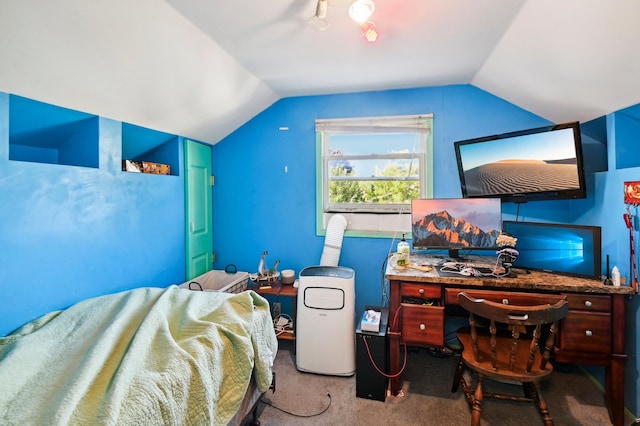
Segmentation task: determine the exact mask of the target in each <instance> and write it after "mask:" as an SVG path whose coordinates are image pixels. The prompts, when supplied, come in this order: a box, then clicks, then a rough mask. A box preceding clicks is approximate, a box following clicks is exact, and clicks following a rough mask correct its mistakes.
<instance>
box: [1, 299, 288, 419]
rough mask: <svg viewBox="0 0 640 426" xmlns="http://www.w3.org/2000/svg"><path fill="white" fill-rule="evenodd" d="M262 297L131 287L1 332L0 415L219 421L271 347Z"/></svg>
mask: <svg viewBox="0 0 640 426" xmlns="http://www.w3.org/2000/svg"><path fill="white" fill-rule="evenodd" d="M277 345H278V343H277V340H276V336H275V333H274V331H273V325H272V322H271V316H270V312H269V305H268V302H267V301H266V300H265V299H264V298H262V297H261V296H260V295H258V294H257V293H255V292H253V291H245V292H243V293H239V294H229V293H217V292H197V291H190V290H185V289H179V288H178V287H176V286H171V287H169V288H139V289H135V290H129V291H124V292H121V293H116V294H112V295H106V296H101V297H97V298H93V299H88V300H85V301H82V302H79V303H77V304H76V305H73V306H71V307H69V308H68V309H65V310H63V311H56V312H52V313H50V314H47V315H45V316H43V317H41V318H39V319H37V320H35V321H33V322H31V323H29V324H26V325H25V326H23V327H21V328H20V329H18V330H16V331H15V332H14V333H12V334H10V335H8V336H6V337H3V338H0V424H2V425H20V426H26V425H45V424H46V425H136V426H139V425H225V424H227V423H228V422H229V420H230V419H231V418H232V417H233V416H234V414H235V413H236V411H237V410H238V407H239V406H240V403H241V401H242V398H243V396H244V394H245V391H246V390H247V387H248V385H249V381H250V380H251V375H252V372H254V375H255V380H256V382H257V386H258V389H259V390H260V391H261V392H264V391H266V390H267V389H268V388H269V386H270V384H271V379H272V373H271V371H272V369H271V367H272V362H273V358H274V357H275V354H276V352H277Z"/></svg>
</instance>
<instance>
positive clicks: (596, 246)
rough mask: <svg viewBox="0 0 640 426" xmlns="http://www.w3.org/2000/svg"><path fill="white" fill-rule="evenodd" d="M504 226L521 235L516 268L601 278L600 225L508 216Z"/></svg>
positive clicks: (503, 223) (516, 235)
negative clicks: (510, 218)
mask: <svg viewBox="0 0 640 426" xmlns="http://www.w3.org/2000/svg"><path fill="white" fill-rule="evenodd" d="M502 229H503V230H504V232H506V233H508V234H510V235H512V236H513V237H515V238H517V239H518V240H517V242H516V249H517V250H518V252H519V253H520V254H519V256H518V259H517V260H516V261H515V262H514V263H513V266H514V267H516V268H523V269H532V270H538V271H548V272H554V273H558V274H565V275H572V276H577V277H585V278H597V279H600V278H601V269H602V263H601V262H602V257H601V250H602V248H601V244H602V243H601V233H602V232H601V228H600V227H599V226H587V225H565V224H557V223H538V222H517V221H508V220H505V221H504V222H502Z"/></svg>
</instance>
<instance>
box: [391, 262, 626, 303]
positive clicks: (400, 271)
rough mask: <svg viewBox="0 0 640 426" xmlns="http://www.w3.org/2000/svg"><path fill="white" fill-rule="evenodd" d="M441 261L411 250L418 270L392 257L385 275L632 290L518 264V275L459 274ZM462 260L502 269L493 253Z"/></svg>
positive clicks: (555, 287)
mask: <svg viewBox="0 0 640 426" xmlns="http://www.w3.org/2000/svg"><path fill="white" fill-rule="evenodd" d="M442 261H443V259H442V258H441V257H440V258H438V257H434V256H429V255H425V254H414V253H412V254H411V259H410V266H414V267H417V268H420V270H418V269H413V268H411V267H410V268H407V267H405V268H401V267H398V266H397V265H396V262H395V258H393V257H392V258H390V259H389V262H387V268H386V271H385V276H386V278H387V279H388V280H399V281H412V282H426V283H429V282H430V283H436V284H445V285H451V284H453V285H461V286H467V287H491V288H493V289H497V288H501V287H503V288H505V289H508V290H537V291H553V292H563V291H566V292H576V293H600V294H628V295H633V294H635V293H634V290H633V288H631V287H630V286H627V285H623V286H619V287H615V286H612V285H605V284H603V283H602V282H601V281H600V280H598V279H589V278H579V277H572V276H567V275H560V274H555V273H549V272H540V271H525V270H523V269H518V268H513V269H512V272H513V273H514V274H516V275H517V276H516V277H495V276H491V275H484V276H463V275H460V274H451V273H444V272H443V273H441V272H439V269H440V268H439V264H441V263H442ZM464 263H465V264H469V266H472V267H473V266H475V267H483V268H491V269H492V270H495V271H496V272H497V275H500V274H501V273H503V272H504V269H503V268H502V266H496V258H495V257H480V256H477V257H470V258H469V259H468V260H466V261H465V262H464ZM428 269H431V270H428ZM427 270H428V271H427Z"/></svg>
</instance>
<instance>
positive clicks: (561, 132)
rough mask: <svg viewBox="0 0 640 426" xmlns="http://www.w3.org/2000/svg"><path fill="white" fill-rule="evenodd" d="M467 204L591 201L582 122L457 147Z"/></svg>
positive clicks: (478, 140)
mask: <svg viewBox="0 0 640 426" xmlns="http://www.w3.org/2000/svg"><path fill="white" fill-rule="evenodd" d="M454 147H455V152H456V160H457V163H458V173H459V175H460V185H461V189H462V196H463V197H464V198H473V197H482V198H486V197H497V198H501V199H502V200H503V201H509V202H527V201H532V200H553V199H573V198H585V197H586V196H587V191H586V186H585V179H584V166H583V159H582V139H581V137H580V124H579V123H578V122H572V123H564V124H556V125H551V126H545V127H538V128H535V129H529V130H522V131H518V132H511V133H504V134H500V135H494V136H486V137H482V138H476V139H469V140H464V141H458V142H455V143H454Z"/></svg>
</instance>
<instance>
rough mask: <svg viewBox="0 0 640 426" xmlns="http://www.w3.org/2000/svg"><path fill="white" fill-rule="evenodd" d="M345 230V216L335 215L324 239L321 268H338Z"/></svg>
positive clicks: (328, 225) (330, 220)
mask: <svg viewBox="0 0 640 426" xmlns="http://www.w3.org/2000/svg"><path fill="white" fill-rule="evenodd" d="M345 229H347V219H346V218H345V217H344V216H343V215H341V214H334V215H333V216H331V218H330V219H329V223H328V224H327V232H326V234H325V237H324V247H323V248H322V255H321V256H320V266H338V262H339V261H340V252H341V251H342V237H343V236H344V231H345Z"/></svg>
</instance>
